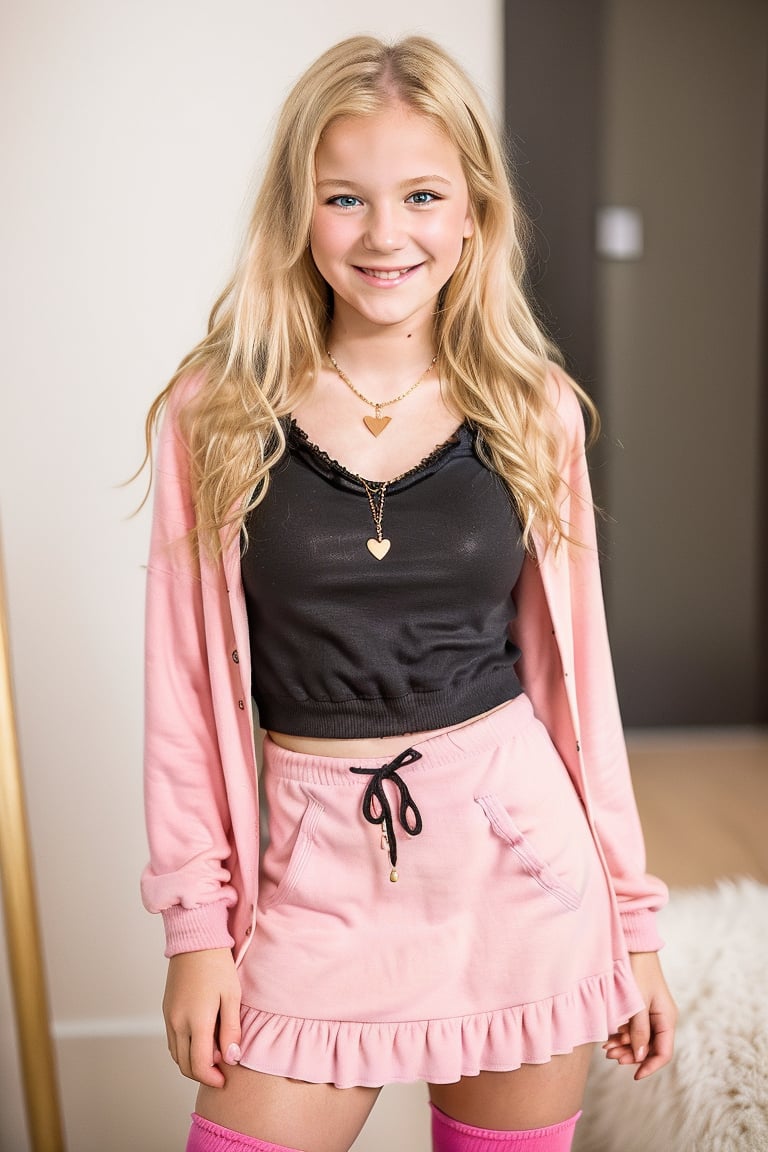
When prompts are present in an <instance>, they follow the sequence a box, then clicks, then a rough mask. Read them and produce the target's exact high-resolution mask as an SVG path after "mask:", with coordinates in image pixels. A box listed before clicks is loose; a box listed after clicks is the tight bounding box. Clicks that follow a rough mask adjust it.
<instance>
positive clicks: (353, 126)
mask: <svg viewBox="0 0 768 1152" xmlns="http://www.w3.org/2000/svg"><path fill="white" fill-rule="evenodd" d="M425 164H426V165H427V166H426V167H425ZM315 168H316V172H317V176H318V179H324V178H328V177H342V176H345V175H349V173H350V172H355V173H364V172H365V171H366V169H367V170H369V171H370V170H372V169H381V170H387V169H389V170H391V172H392V175H393V176H397V177H399V178H402V177H403V174H404V173H406V174H408V173H410V174H411V175H413V176H417V175H419V174H421V173H426V172H434V171H436V169H437V168H440V169H445V170H446V172H447V173H448V174H449V175H450V174H453V175H456V174H457V173H458V172H461V159H460V156H459V152H458V149H457V148H456V146H455V145H454V144H453V142H452V141H451V140H450V138H449V137H448V135H447V134H446V132H445V131H444V130H443V128H442V127H441V126H440V125H439V124H437V123H436V122H435V121H434V120H432V119H430V118H429V117H428V116H424V115H423V114H422V113H420V112H415V111H413V110H412V109H410V108H407V107H404V106H403V105H401V104H396V105H392V106H388V107H386V108H384V109H382V110H381V111H380V112H375V113H372V114H370V115H366V116H343V117H339V118H338V119H336V120H333V121H332V122H331V123H330V124H329V125H328V127H327V128H326V129H325V131H324V132H323V134H322V136H321V137H320V142H319V144H318V147H317V151H316V153H315Z"/></svg>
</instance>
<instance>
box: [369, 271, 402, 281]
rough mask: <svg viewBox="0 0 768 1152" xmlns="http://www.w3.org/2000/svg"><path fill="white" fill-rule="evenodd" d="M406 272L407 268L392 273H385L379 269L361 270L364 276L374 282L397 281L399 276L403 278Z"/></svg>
mask: <svg viewBox="0 0 768 1152" xmlns="http://www.w3.org/2000/svg"><path fill="white" fill-rule="evenodd" d="M407 271H408V269H407V268H396V269H395V270H394V271H392V272H385V271H383V270H382V269H380V268H363V272H365V274H366V276H373V278H374V279H375V280H397V278H398V277H399V276H404V275H405V273H406V272H407Z"/></svg>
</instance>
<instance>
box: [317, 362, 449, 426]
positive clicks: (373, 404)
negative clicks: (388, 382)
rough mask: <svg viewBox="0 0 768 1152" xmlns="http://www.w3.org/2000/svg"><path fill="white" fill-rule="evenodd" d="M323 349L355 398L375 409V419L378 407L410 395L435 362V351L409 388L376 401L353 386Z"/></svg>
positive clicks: (384, 406) (385, 406) (386, 406)
mask: <svg viewBox="0 0 768 1152" xmlns="http://www.w3.org/2000/svg"><path fill="white" fill-rule="evenodd" d="M325 351H326V356H327V357H328V359H329V360H330V362H331V364H332V365H333V367H334V368H335V369H336V372H337V373H338V375H339V376H340V377H341V379H342V380H343V381H344V383H345V384H346V386H347V388H349V390H350V391H351V392H354V394H355V396H357V398H358V399H359V400H362V401H363V403H364V404H367V405H368V407H369V408H373V409H375V411H376V417H377V419H378V415H379V411H380V409H382V408H388V407H389V405H390V404H397V402H398V400H405V398H406V396H410V394H411V392H415V391H416V389H417V388H418V386H419V384H421V383H422V382H423V381H424V380H425V379H426V376H427V374H428V373H429V372H430V371H431V370H432V368H434V366H435V364H436V363H437V353H435V355H434V356H433V357H432V359H431V360H430V362H429V364H428V365H427V367H426V368H425V369H424V371H423V372H422V374H421V376H419V378H418V380H417V381H416V383H415V384H411V386H410V388H406V390H405V392H401V393H400V395H399V396H394V397H393V398H392V399H391V400H382V401H381V403H377V402H376V401H375V400H369V399H368V397H367V396H363V394H362V392H360V391H359V390H358V389H357V388H355V386H354V384H353V383H352V381H351V380H350V378H349V376H347V375H346V374H345V373H344V372H343V371H342V369H341V368H339V366H338V364H337V363H336V361H335V360H334V358H333V356H331V353H330V352H329V351H328V349H327V348H326V350H325Z"/></svg>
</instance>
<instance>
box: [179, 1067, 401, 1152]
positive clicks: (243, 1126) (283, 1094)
mask: <svg viewBox="0 0 768 1152" xmlns="http://www.w3.org/2000/svg"><path fill="white" fill-rule="evenodd" d="M225 1075H226V1077H227V1082H226V1084H225V1086H224V1087H223V1088H209V1087H206V1086H205V1085H203V1086H201V1088H200V1091H199V1092H198V1094H197V1104H196V1110H197V1112H198V1114H199V1115H200V1116H204V1117H205V1119H206V1120H211V1121H212V1122H213V1123H214V1124H220V1125H221V1126H222V1128H231V1129H232V1130H233V1131H235V1132H241V1133H244V1134H245V1135H246V1136H253V1137H254V1138H255V1139H257V1140H266V1141H267V1142H268V1143H270V1144H278V1145H282V1146H283V1147H285V1148H296V1149H301V1150H302V1152H347V1150H348V1149H349V1148H350V1147H351V1145H352V1144H353V1143H354V1142H355V1140H356V1139H357V1136H358V1134H359V1132H360V1130H361V1128H362V1127H363V1124H365V1121H366V1120H367V1118H368V1114H369V1113H370V1111H371V1108H373V1105H374V1104H375V1103H376V1097H377V1096H378V1094H379V1091H380V1090H379V1089H378V1088H334V1086H333V1085H332V1084H307V1083H305V1082H304V1081H303V1080H288V1079H286V1078H285V1077H283V1076H268V1075H267V1074H266V1073H264V1072H253V1071H251V1069H250V1068H242V1067H236V1068H227V1069H226V1070H225Z"/></svg>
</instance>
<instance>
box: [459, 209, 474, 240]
mask: <svg viewBox="0 0 768 1152" xmlns="http://www.w3.org/2000/svg"><path fill="white" fill-rule="evenodd" d="M474 233H475V221H474V220H473V219H472V213H471V212H467V218H466V220H465V221H464V232H463V233H462V235H463V237H464V239H465V240H469V238H470V236H474Z"/></svg>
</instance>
